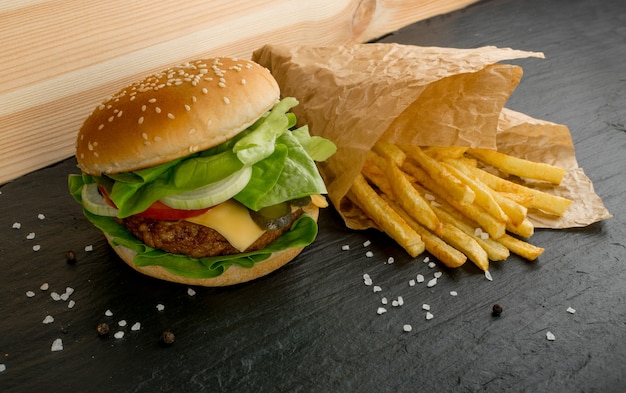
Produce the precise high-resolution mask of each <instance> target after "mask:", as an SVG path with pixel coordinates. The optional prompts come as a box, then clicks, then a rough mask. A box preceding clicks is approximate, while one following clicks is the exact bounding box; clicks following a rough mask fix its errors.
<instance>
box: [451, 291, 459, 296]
mask: <svg viewBox="0 0 626 393" xmlns="http://www.w3.org/2000/svg"><path fill="white" fill-rule="evenodd" d="M456 295H458V293H457V291H450V296H456Z"/></svg>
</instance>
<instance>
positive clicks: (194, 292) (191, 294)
mask: <svg viewBox="0 0 626 393" xmlns="http://www.w3.org/2000/svg"><path fill="white" fill-rule="evenodd" d="M195 294H196V291H194V290H193V289H192V288H187V295H189V296H195Z"/></svg>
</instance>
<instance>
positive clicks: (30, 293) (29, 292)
mask: <svg viewBox="0 0 626 393" xmlns="http://www.w3.org/2000/svg"><path fill="white" fill-rule="evenodd" d="M26 296H28V297H34V296H35V292H33V291H26Z"/></svg>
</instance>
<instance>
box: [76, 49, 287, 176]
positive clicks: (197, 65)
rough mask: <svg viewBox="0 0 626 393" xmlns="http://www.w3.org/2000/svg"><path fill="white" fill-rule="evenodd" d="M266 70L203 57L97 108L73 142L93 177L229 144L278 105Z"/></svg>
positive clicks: (155, 76)
mask: <svg viewBox="0 0 626 393" xmlns="http://www.w3.org/2000/svg"><path fill="white" fill-rule="evenodd" d="M279 98H280V91H279V87H278V84H277V83H276V80H275V79H274V77H273V76H272V75H271V74H270V72H269V71H268V70H267V69H266V68H264V67H262V66H260V65H258V64H256V63H254V62H252V61H249V60H238V59H231V58H215V59H201V60H196V61H192V62H188V63H185V64H181V65H179V66H176V67H172V68H168V69H166V70H164V71H162V72H160V73H157V74H153V75H151V76H148V77H146V78H145V79H143V80H142V81H139V82H136V83H133V84H131V85H130V86H128V87H126V88H124V89H122V90H121V91H119V92H118V93H117V94H115V95H113V96H111V97H109V98H108V99H107V100H105V101H104V102H103V103H102V104H100V105H99V106H98V107H97V108H96V109H94V111H93V113H92V114H91V115H90V116H89V117H88V118H87V119H86V120H85V122H84V124H83V126H82V127H81V129H80V131H79V133H78V137H77V140H76V159H77V161H78V165H79V167H80V168H81V169H82V170H83V171H84V172H86V173H89V174H92V175H101V174H113V173H120V172H128V171H133V170H138V169H143V168H148V167H152V166H155V165H159V164H163V163H166V162H169V161H172V160H174V159H176V158H180V157H184V156H187V155H189V154H191V153H194V152H197V151H201V150H206V149H208V148H211V147H213V146H217V145H219V144H221V143H223V142H226V141H227V140H229V139H231V138H233V137H234V136H235V135H237V134H239V133H240V132H241V131H243V130H244V129H246V128H247V127H248V126H250V125H251V124H252V123H254V122H255V121H256V120H257V119H258V118H260V117H261V116H262V115H263V114H264V113H265V112H267V111H268V110H269V109H271V108H272V107H273V106H274V105H275V104H276V103H277V102H278V100H279Z"/></svg>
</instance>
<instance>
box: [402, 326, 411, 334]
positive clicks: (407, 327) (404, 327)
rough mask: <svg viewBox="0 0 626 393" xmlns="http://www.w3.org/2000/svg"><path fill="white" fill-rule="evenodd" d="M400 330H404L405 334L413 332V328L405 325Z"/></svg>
mask: <svg viewBox="0 0 626 393" xmlns="http://www.w3.org/2000/svg"><path fill="white" fill-rule="evenodd" d="M402 330H404V331H405V332H407V333H408V332H410V331H411V330H413V326H411V325H409V324H406V325H404V326H402Z"/></svg>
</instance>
